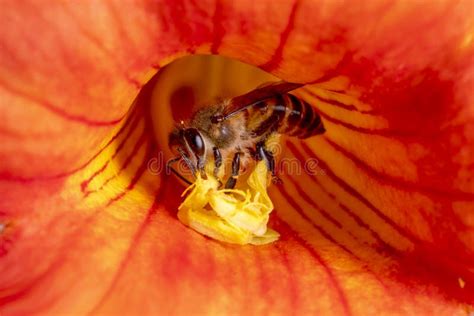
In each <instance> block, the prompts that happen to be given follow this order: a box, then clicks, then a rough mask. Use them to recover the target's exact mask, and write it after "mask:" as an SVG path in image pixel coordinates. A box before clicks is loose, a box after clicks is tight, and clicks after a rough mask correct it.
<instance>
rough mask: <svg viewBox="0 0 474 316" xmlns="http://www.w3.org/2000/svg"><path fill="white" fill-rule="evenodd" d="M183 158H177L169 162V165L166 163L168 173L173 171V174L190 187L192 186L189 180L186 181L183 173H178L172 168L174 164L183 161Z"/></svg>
mask: <svg viewBox="0 0 474 316" xmlns="http://www.w3.org/2000/svg"><path fill="white" fill-rule="evenodd" d="M181 158H182V157H181V156H179V157H176V158H173V159H171V160H169V161H168V162H167V163H166V171H167V172H169V170H171V172H173V173H174V174H175V175H176V176H177V177H178V178H180V179H181V180H183V181H184V182H185V183H186V184H188V185H190V184H192V183H191V182H190V181H189V180H188V179H186V178H185V177H184V176H183V175H182V174H181V173H179V172H178V171H176V169H174V168H173V167H171V165H172V164H174V163H176V162H178V161H180V160H181Z"/></svg>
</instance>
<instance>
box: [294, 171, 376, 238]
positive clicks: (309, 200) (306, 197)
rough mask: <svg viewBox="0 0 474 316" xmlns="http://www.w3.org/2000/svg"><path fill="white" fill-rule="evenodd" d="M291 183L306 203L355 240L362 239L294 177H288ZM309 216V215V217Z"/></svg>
mask: <svg viewBox="0 0 474 316" xmlns="http://www.w3.org/2000/svg"><path fill="white" fill-rule="evenodd" d="M288 178H289V180H290V181H291V183H293V186H294V187H295V188H296V192H297V193H298V195H299V196H300V197H302V198H303V200H304V201H306V203H308V204H309V205H311V206H312V207H314V209H315V210H317V211H318V212H319V213H320V214H321V215H322V216H323V217H324V218H326V219H327V220H328V221H330V222H331V223H333V225H335V226H336V227H337V228H339V229H343V230H344V231H346V232H347V233H348V234H349V235H350V236H351V237H352V238H353V239H354V240H357V241H359V242H360V240H359V239H358V238H357V236H355V235H354V234H353V233H352V232H350V231H348V230H346V229H344V228H343V226H342V224H341V223H340V222H339V221H338V220H337V219H336V218H335V217H333V216H332V215H331V214H330V213H329V212H327V211H325V210H324V208H322V207H321V206H320V205H319V204H318V203H317V202H316V201H314V200H313V199H312V198H311V197H310V196H309V195H308V194H306V192H305V191H304V190H303V188H301V186H300V185H299V184H298V183H297V182H296V181H295V179H294V178H293V177H288ZM308 218H309V217H308ZM310 221H311V222H314V221H313V220H311V219H310ZM363 243H364V244H367V242H363Z"/></svg>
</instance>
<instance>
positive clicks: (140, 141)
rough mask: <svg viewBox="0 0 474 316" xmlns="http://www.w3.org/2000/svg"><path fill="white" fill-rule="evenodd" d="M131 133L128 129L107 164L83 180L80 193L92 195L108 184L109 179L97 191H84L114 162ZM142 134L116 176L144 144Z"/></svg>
mask: <svg viewBox="0 0 474 316" xmlns="http://www.w3.org/2000/svg"><path fill="white" fill-rule="evenodd" d="M137 122H138V120H137ZM133 131H134V129H133V128H130V130H129V132H128V134H127V136H126V137H125V138H124V139H123V141H122V142H121V143H120V145H119V146H118V147H117V149H116V150H115V152H114V154H113V155H112V157H111V158H110V159H109V160H107V162H106V163H105V164H104V165H103V166H102V167H101V168H100V169H98V170H97V171H96V172H94V173H93V174H92V175H91V176H90V177H89V178H88V179H86V180H84V181H83V182H82V183H81V191H82V192H83V193H85V196H88V195H89V194H90V193H92V192H95V191H99V190H100V189H102V188H103V187H104V186H105V185H106V184H107V183H108V181H109V179H110V178H109V179H108V180H107V181H106V182H104V183H103V184H102V185H101V186H100V188H99V189H97V190H86V189H87V186H88V185H89V183H90V182H91V181H92V180H94V178H95V177H97V176H98V175H99V174H101V173H102V172H103V171H104V170H105V168H107V166H108V165H109V163H110V162H111V161H113V160H114V158H115V157H116V156H117V154H118V153H119V152H120V150H121V149H122V147H123V146H124V145H125V143H126V142H127V138H128V136H130V134H131V133H132V132H133ZM144 134H145V131H142V133H141V135H140V137H139V138H138V141H137V142H136V143H135V146H134V147H133V149H132V151H131V153H130V154H129V155H128V156H127V158H126V160H125V162H124V164H123V166H122V167H121V168H120V170H119V172H118V174H119V173H120V172H121V171H122V170H123V169H125V168H126V167H127V166H128V164H129V163H130V161H131V159H132V157H133V156H134V155H135V154H136V153H137V151H138V149H139V147H140V146H141V145H142V144H143V142H144V140H145V137H144V136H145V135H144Z"/></svg>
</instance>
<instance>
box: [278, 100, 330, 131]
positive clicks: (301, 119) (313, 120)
mask: <svg viewBox="0 0 474 316" xmlns="http://www.w3.org/2000/svg"><path fill="white" fill-rule="evenodd" d="M283 98H284V101H285V102H284V103H285V105H286V108H287V115H286V116H285V118H284V119H283V120H282V122H281V124H280V126H279V128H278V130H277V131H278V132H279V133H281V134H286V135H289V136H296V137H298V138H308V137H311V136H314V135H318V134H322V133H324V132H325V129H324V126H323V122H322V121H321V117H320V116H319V114H318V113H316V111H315V110H314V108H313V107H312V106H311V105H310V104H309V103H307V102H305V101H303V100H301V99H299V98H297V97H295V96H294V95H292V94H285V95H283Z"/></svg>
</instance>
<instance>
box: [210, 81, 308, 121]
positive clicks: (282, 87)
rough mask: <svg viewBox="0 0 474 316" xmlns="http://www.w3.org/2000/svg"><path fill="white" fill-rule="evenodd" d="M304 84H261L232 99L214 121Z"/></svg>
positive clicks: (283, 82) (282, 82) (279, 82)
mask: <svg viewBox="0 0 474 316" xmlns="http://www.w3.org/2000/svg"><path fill="white" fill-rule="evenodd" d="M302 86H304V84H302V83H292V82H286V81H278V82H272V83H268V84H264V85H262V86H259V87H258V88H257V89H255V90H252V91H250V92H247V93H246V94H242V95H240V96H237V97H235V98H233V99H231V100H230V102H229V104H228V105H227V106H226V107H225V108H224V111H223V113H222V114H220V115H217V116H214V117H213V118H212V121H213V122H221V121H223V120H226V119H227V118H229V117H231V116H232V115H234V114H236V113H238V112H240V111H243V110H245V109H247V108H249V107H251V106H253V105H255V104H256V103H257V102H259V101H262V100H265V99H268V98H270V97H272V96H275V95H278V94H284V93H287V92H290V91H291V90H294V89H297V88H299V87H302Z"/></svg>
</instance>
